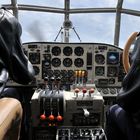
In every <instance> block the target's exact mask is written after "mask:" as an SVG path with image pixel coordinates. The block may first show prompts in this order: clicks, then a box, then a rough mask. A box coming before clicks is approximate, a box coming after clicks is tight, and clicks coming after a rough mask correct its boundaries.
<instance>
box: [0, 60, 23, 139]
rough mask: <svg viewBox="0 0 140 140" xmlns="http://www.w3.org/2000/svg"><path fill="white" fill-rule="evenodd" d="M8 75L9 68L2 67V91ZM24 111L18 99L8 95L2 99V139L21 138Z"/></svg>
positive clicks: (0, 85) (0, 129)
mask: <svg viewBox="0 0 140 140" xmlns="http://www.w3.org/2000/svg"><path fill="white" fill-rule="evenodd" d="M0 60H1V59H0ZM0 62H1V61H0ZM8 76H9V74H8V72H7V70H6V69H5V68H2V69H1V71H0V93H2V92H3V90H4V87H5V84H6V82H7V80H8ZM22 112H23V110H22V106H21V103H20V102H19V101H18V100H17V99H15V98H6V97H4V98H1V99H0V140H19V138H20V128H21V121H22Z"/></svg>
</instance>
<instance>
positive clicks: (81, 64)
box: [74, 58, 84, 67]
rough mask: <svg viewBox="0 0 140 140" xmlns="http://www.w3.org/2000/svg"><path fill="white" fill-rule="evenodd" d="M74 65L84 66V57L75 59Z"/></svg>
mask: <svg viewBox="0 0 140 140" xmlns="http://www.w3.org/2000/svg"><path fill="white" fill-rule="evenodd" d="M74 65H75V66H76V67H82V66H83V65H84V61H83V59H81V58H77V59H75V61H74Z"/></svg>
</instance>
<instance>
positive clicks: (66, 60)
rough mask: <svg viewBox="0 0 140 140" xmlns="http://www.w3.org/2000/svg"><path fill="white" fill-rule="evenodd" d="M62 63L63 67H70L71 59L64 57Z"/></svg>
mask: <svg viewBox="0 0 140 140" xmlns="http://www.w3.org/2000/svg"><path fill="white" fill-rule="evenodd" d="M63 65H64V66H65V67H71V65H72V60H71V59H70V58H65V59H64V60H63Z"/></svg>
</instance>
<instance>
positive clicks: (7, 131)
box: [0, 98, 22, 140]
mask: <svg viewBox="0 0 140 140" xmlns="http://www.w3.org/2000/svg"><path fill="white" fill-rule="evenodd" d="M21 121H22V106H21V103H20V102H19V101H18V100H17V99H14V98H1V99H0V140H19V138H20V128H21Z"/></svg>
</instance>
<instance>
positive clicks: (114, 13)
mask: <svg viewBox="0 0 140 140" xmlns="http://www.w3.org/2000/svg"><path fill="white" fill-rule="evenodd" d="M1 5H2V6H5V7H6V8H7V9H9V10H11V9H12V7H14V5H17V7H16V8H17V11H14V14H15V13H16V14H15V15H16V16H17V17H18V19H19V21H20V23H21V25H22V30H23V31H22V42H23V43H24V42H32V41H45V42H46V41H48V42H53V41H57V42H64V41H65V40H64V38H63V36H64V21H65V20H69V21H70V22H71V26H70V28H69V29H68V30H67V31H68V34H65V35H66V36H67V37H68V39H69V42H96V43H109V44H115V45H117V46H119V47H121V48H123V47H124V44H125V42H126V40H127V38H128V37H129V35H130V34H131V33H132V32H135V31H140V26H139V25H140V24H139V23H140V17H139V16H140V7H139V5H140V1H139V0H129V1H128V0H103V1H99V0H80V1H79V0H45V1H42V0H38V1H34V0H30V1H29V0H17V1H16V0H1ZM11 11H12V10H11ZM17 13H18V14H17Z"/></svg>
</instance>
